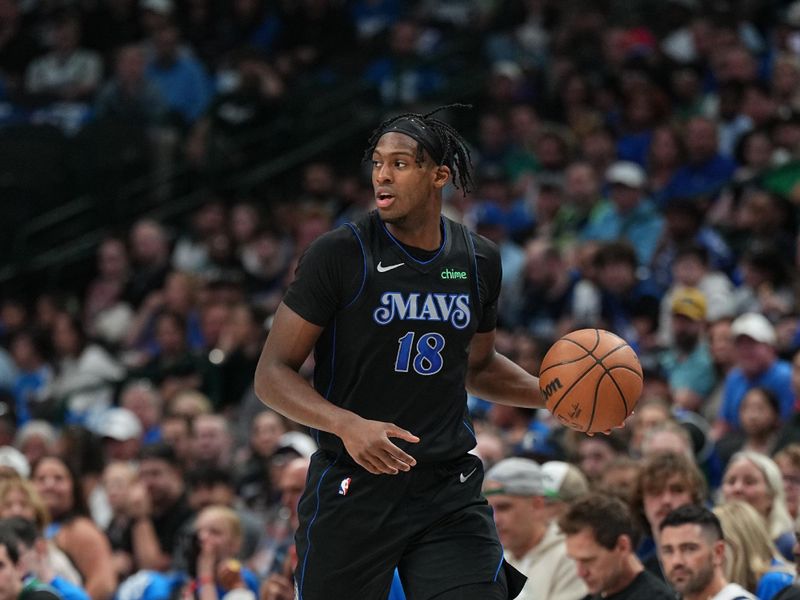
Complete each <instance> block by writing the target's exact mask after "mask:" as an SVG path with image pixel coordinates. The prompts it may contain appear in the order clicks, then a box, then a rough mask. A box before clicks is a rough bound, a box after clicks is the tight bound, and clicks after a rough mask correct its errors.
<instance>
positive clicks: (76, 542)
mask: <svg viewBox="0 0 800 600" xmlns="http://www.w3.org/2000/svg"><path fill="white" fill-rule="evenodd" d="M31 481H32V482H33V484H34V486H35V487H36V490H37V491H38V492H39V495H40V496H41V497H42V500H43V501H44V503H45V506H46V507H47V510H48V511H49V512H50V515H51V516H52V518H53V522H52V523H50V524H49V525H48V527H47V530H46V531H45V537H47V538H48V539H53V541H54V542H55V544H56V545H57V546H58V547H59V548H60V549H61V550H62V551H63V552H64V553H65V554H66V555H67V557H68V558H69V559H70V560H71V561H72V563H73V564H74V565H75V567H76V568H77V569H78V571H79V572H80V574H81V577H82V578H83V586H84V588H85V589H86V591H87V592H88V593H89V596H90V597H91V598H92V600H109V599H110V598H111V597H112V596H113V593H114V590H115V589H116V586H117V575H116V572H115V570H114V567H113V562H112V554H111V547H110V545H109V543H108V539H107V538H106V537H105V535H103V532H102V531H100V529H98V528H97V526H96V525H95V524H94V522H93V521H92V520H91V518H90V517H89V510H88V508H87V505H86V500H85V498H84V495H83V490H82V489H81V485H80V480H79V479H77V478H76V477H75V475H74V473H73V472H72V470H71V469H70V468H69V467H68V466H67V464H66V463H65V462H64V461H63V460H62V459H60V458H57V457H55V456H48V457H45V458H43V459H42V460H40V461H39V462H38V463H37V464H36V465H34V468H33V472H32V473H31Z"/></svg>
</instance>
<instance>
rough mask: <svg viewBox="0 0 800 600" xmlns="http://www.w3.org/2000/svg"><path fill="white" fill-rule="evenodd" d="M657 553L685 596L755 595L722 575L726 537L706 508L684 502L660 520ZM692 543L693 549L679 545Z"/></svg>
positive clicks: (715, 599) (690, 599) (714, 599)
mask: <svg viewBox="0 0 800 600" xmlns="http://www.w3.org/2000/svg"><path fill="white" fill-rule="evenodd" d="M660 529H661V543H660V545H659V555H660V556H661V560H662V561H663V563H664V569H665V571H666V573H667V579H668V580H669V583H670V584H671V585H672V587H673V588H674V589H675V591H676V592H678V593H679V594H681V597H682V598H684V599H685V600H700V599H706V598H709V599H710V600H725V599H727V598H742V599H744V600H753V599H754V598H755V596H753V595H752V594H750V593H749V592H748V591H747V590H745V589H744V588H743V587H741V586H740V585H739V584H737V583H729V582H728V580H727V578H726V577H725V572H724V569H725V538H724V536H723V533H722V526H721V525H720V523H719V519H717V517H716V516H714V513H712V512H711V511H710V510H708V509H707V508H703V507H701V506H695V505H686V506H682V507H680V508H677V509H675V510H674V511H673V512H671V513H670V514H669V515H667V517H666V518H665V519H664V521H663V522H662V523H661V527H660ZM688 547H691V548H692V549H694V550H695V551H694V552H691V553H690V552H687V551H686V550H684V549H682V548H688Z"/></svg>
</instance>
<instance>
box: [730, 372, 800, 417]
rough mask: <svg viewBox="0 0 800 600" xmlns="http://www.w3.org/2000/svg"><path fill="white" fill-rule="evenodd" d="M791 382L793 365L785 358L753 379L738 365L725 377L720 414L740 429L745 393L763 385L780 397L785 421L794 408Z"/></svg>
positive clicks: (782, 415) (779, 401)
mask: <svg viewBox="0 0 800 600" xmlns="http://www.w3.org/2000/svg"><path fill="white" fill-rule="evenodd" d="M791 383H792V367H791V365H790V364H789V363H787V362H786V361H783V360H776V361H775V362H774V363H772V366H770V367H769V369H767V370H766V371H764V372H763V373H761V374H760V375H757V376H755V377H754V378H752V379H748V378H747V377H746V376H745V374H744V373H742V370H741V369H739V368H738V367H737V368H735V369H734V370H733V371H731V372H730V373H729V374H728V377H727V378H726V379H725V389H724V391H723V394H722V406H721V407H720V411H719V416H720V418H721V419H723V420H724V421H726V422H727V423H728V424H729V425H731V426H732V427H733V428H734V429H739V406H740V405H741V403H742V399H743V398H744V395H745V394H746V393H747V392H748V391H749V390H751V389H752V388H754V387H763V388H767V389H768V390H770V391H771V392H772V393H773V394H775V395H776V396H777V397H778V403H779V404H780V407H781V419H782V420H784V421H785V420H787V419H788V418H789V417H790V416H791V415H792V412H793V409H794V394H793V393H792V385H791Z"/></svg>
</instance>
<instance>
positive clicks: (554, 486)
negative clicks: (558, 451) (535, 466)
mask: <svg viewBox="0 0 800 600" xmlns="http://www.w3.org/2000/svg"><path fill="white" fill-rule="evenodd" d="M542 476H543V477H544V495H545V496H547V497H548V498H552V499H554V500H562V501H564V502H572V501H573V500H575V499H576V498H579V497H580V496H582V495H583V494H586V493H587V492H588V491H589V482H588V481H587V479H586V476H585V475H584V474H583V473H581V471H580V469H578V467H576V466H575V465H572V464H570V463H567V462H563V461H560V460H551V461H548V462H546V463H544V464H543V465H542Z"/></svg>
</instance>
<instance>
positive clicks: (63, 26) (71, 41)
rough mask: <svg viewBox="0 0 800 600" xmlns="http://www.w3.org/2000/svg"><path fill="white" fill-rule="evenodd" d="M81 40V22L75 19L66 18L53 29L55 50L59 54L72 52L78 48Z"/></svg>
mask: <svg viewBox="0 0 800 600" xmlns="http://www.w3.org/2000/svg"><path fill="white" fill-rule="evenodd" d="M80 38H81V29H80V22H79V21H78V20H77V19H76V18H74V17H67V18H64V19H62V20H61V22H60V23H58V24H57V25H56V27H55V28H54V29H53V48H54V49H55V51H56V52H59V53H69V52H72V51H73V50H75V49H76V48H77V47H78V43H79V42H80Z"/></svg>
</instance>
